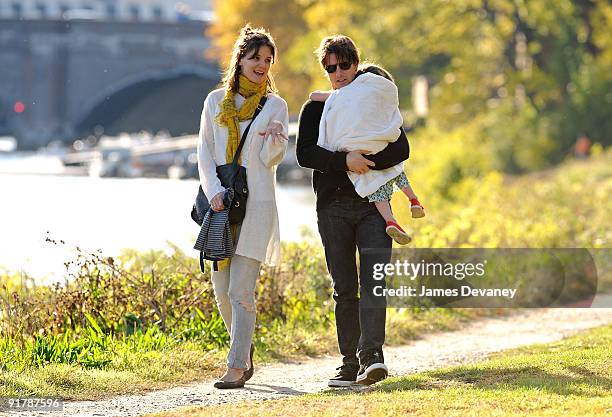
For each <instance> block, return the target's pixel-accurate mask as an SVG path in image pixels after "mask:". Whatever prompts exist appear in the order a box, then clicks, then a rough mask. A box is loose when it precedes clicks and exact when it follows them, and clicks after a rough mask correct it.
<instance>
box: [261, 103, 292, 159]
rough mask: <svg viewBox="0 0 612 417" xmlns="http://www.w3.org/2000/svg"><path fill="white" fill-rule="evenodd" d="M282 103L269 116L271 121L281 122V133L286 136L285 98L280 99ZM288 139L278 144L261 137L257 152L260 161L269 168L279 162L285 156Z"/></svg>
mask: <svg viewBox="0 0 612 417" xmlns="http://www.w3.org/2000/svg"><path fill="white" fill-rule="evenodd" d="M281 102H282V105H281V106H277V108H276V111H275V112H274V113H273V115H272V116H271V117H270V119H271V120H272V121H275V120H277V121H279V122H281V123H282V124H283V133H284V134H285V136H287V137H288V135H289V111H288V109H287V103H286V102H285V100H282V99H281ZM287 145H288V141H283V142H281V143H279V144H274V141H273V140H272V138H270V137H265V138H263V145H262V147H261V152H260V153H259V158H260V159H261V162H263V164H264V165H265V166H266V167H268V168H271V167H272V166H274V165H278V164H280V163H281V161H282V160H283V158H284V157H285V153H286V152H287Z"/></svg>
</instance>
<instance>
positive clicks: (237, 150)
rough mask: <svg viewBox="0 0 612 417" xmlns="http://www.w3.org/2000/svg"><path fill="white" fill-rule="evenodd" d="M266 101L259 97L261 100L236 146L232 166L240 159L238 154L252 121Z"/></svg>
mask: <svg viewBox="0 0 612 417" xmlns="http://www.w3.org/2000/svg"><path fill="white" fill-rule="evenodd" d="M266 100H268V97H267V96H261V99H260V100H259V104H258V105H257V108H256V109H255V113H253V118H252V119H251V122H250V123H249V125H248V126H247V128H246V129H244V133H243V134H242V138H240V145H238V149H236V154H235V155H234V160H233V161H232V164H237V163H238V158H239V157H240V153H241V152H242V147H243V146H244V142H246V137H247V135H248V134H249V129H250V128H251V125H252V124H253V121H254V120H255V118H256V117H257V115H258V114H259V112H260V111H261V109H263V106H264V105H265V104H266Z"/></svg>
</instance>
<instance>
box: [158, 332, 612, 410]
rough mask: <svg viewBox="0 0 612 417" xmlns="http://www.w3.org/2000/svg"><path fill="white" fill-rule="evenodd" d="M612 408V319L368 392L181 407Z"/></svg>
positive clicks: (374, 388) (420, 374)
mask: <svg viewBox="0 0 612 417" xmlns="http://www.w3.org/2000/svg"><path fill="white" fill-rule="evenodd" d="M611 412H612V326H605V327H601V328H597V329H593V330H590V331H587V332H584V333H581V334H579V335H577V336H574V337H571V338H568V339H565V340H562V341H559V342H555V343H549V344H542V345H533V346H529V347H523V348H519V349H513V350H511V351H506V352H501V353H498V354H495V355H493V356H492V357H490V358H489V359H488V360H487V361H484V362H482V363H479V364H475V365H469V366H457V367H451V368H446V369H440V370H436V371H429V372H424V373H419V374H415V375H411V376H408V377H401V378H393V379H389V380H386V381H384V382H382V383H380V384H379V385H377V386H376V387H372V388H370V389H368V390H367V391H364V392H351V391H327V392H324V393H321V394H316V395H305V396H303V397H299V398H294V399H289V400H276V401H257V402H245V403H238V404H229V405H221V406H211V407H205V408H192V409H184V410H180V411H176V412H171V413H160V414H155V416H157V417H177V416H190V417H203V416H210V415H214V416H228V415H243V416H300V417H301V416H345V415H346V416H354V415H369V416H370V415H371V416H397V415H411V416H440V415H446V416H475V415H484V416H524V415H529V416H562V415H570V416H603V415H610V413H611Z"/></svg>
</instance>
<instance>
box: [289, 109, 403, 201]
mask: <svg viewBox="0 0 612 417" xmlns="http://www.w3.org/2000/svg"><path fill="white" fill-rule="evenodd" d="M324 105H325V103H323V102H319V101H310V100H308V101H307V102H306V103H304V105H303V106H302V110H301V111H300V118H299V130H298V136H297V146H296V154H297V160H298V163H299V164H300V166H302V167H304V168H312V169H313V170H314V172H313V174H312V187H313V188H314V192H315V194H316V195H317V210H319V209H320V208H323V207H325V206H326V205H327V204H328V203H329V202H330V201H331V199H332V198H333V197H334V196H336V195H342V196H349V197H353V198H356V199H362V198H361V197H359V195H358V194H357V193H356V192H355V187H354V186H353V183H352V182H351V180H350V179H349V177H348V175H347V174H346V171H347V170H348V168H347V167H346V154H347V152H341V151H337V152H332V151H328V150H327V149H324V148H321V147H320V146H318V145H317V140H318V139H319V122H320V121H321V115H322V114H323V106H324ZM409 155H410V147H409V145H408V139H407V138H406V133H405V132H404V129H402V133H401V134H400V137H399V138H398V139H397V141H395V142H392V143H390V144H389V145H387V147H386V148H385V149H383V150H382V151H380V152H378V153H377V154H374V155H364V156H365V157H366V158H368V159H369V160H370V161H372V162H374V163H375V164H376V165H375V166H373V167H370V169H375V170H381V169H387V168H390V167H392V166H394V165H397V164H399V163H400V162H402V161H405V160H406V159H408V156H409ZM366 201H367V200H366Z"/></svg>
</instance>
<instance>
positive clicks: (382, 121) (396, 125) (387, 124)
mask: <svg viewBox="0 0 612 417" xmlns="http://www.w3.org/2000/svg"><path fill="white" fill-rule="evenodd" d="M402 123H403V120H402V115H401V114H400V112H399V99H398V94H397V87H396V86H395V84H394V83H393V82H391V81H389V80H387V79H386V78H384V77H381V76H379V75H375V74H371V73H365V74H362V75H360V76H359V77H357V78H355V80H354V81H353V82H352V83H350V84H349V85H347V86H346V87H342V88H340V89H338V90H336V91H334V92H333V93H332V94H331V95H330V96H329V97H328V99H327V100H326V101H325V107H324V108H323V114H322V115H321V122H320V124H319V139H318V141H317V145H319V146H321V147H322V148H325V149H328V150H330V151H347V152H350V151H356V150H364V151H367V153H369V154H374V153H377V152H380V151H381V150H383V149H384V148H385V147H386V146H387V145H388V144H389V143H391V142H395V141H396V140H397V139H398V137H399V135H400V128H401V126H402ZM402 171H403V164H397V165H395V166H393V167H391V168H388V169H385V170H380V171H374V170H370V171H369V172H367V173H366V174H356V173H354V172H348V176H349V179H350V180H351V182H352V183H353V185H354V186H355V191H356V192H357V194H359V195H360V196H361V197H366V196H368V195H370V194H372V193H374V192H376V190H378V189H379V188H380V187H381V186H382V185H384V184H386V183H387V182H388V181H389V180H391V179H393V178H395V177H397V176H398V175H400V174H401V173H402Z"/></svg>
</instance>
